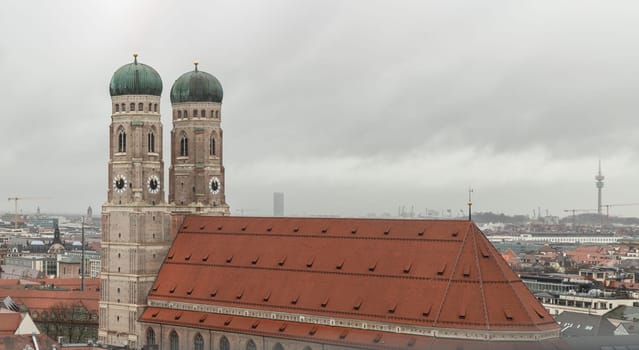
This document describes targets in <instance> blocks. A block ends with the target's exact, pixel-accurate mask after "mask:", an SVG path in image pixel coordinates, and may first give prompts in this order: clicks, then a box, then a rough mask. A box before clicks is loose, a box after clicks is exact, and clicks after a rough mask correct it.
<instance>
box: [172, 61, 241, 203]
mask: <svg viewBox="0 0 639 350" xmlns="http://www.w3.org/2000/svg"><path fill="white" fill-rule="evenodd" d="M222 97H223V90H222V85H221V84H220V82H219V81H218V80H217V78H215V77H214V76H213V75H211V74H209V73H206V72H203V71H201V70H199V69H198V62H197V61H196V62H195V67H194V70H193V71H191V72H187V73H184V74H183V75H182V76H180V77H179V78H178V79H177V80H176V81H175V83H174V84H173V87H172V88H171V105H172V108H173V111H172V112H173V114H172V119H173V130H172V131H171V166H170V168H169V181H170V184H169V203H170V204H172V205H173V206H174V210H175V212H177V213H199V214H203V215H229V206H228V204H226V196H225V193H224V192H225V181H224V165H223V162H222V159H223V157H222V145H223V143H222V137H223V134H222V128H221V126H220V124H221V119H222Z"/></svg>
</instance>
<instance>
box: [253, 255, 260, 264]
mask: <svg viewBox="0 0 639 350" xmlns="http://www.w3.org/2000/svg"><path fill="white" fill-rule="evenodd" d="M258 261H260V256H259V255H258V256H256V257H255V258H254V259H253V260H251V264H253V265H256V264H257V262H258Z"/></svg>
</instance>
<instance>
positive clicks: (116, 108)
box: [115, 103, 120, 112]
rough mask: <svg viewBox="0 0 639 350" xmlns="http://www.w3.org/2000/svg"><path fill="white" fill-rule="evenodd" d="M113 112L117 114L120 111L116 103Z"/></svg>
mask: <svg viewBox="0 0 639 350" xmlns="http://www.w3.org/2000/svg"><path fill="white" fill-rule="evenodd" d="M115 111H116V112H119V111H120V105H119V104H117V103H116V104H115Z"/></svg>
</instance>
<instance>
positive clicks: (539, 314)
mask: <svg viewBox="0 0 639 350" xmlns="http://www.w3.org/2000/svg"><path fill="white" fill-rule="evenodd" d="M534 309H535V313H536V314H537V316H539V318H545V317H546V315H545V314H544V312H543V311H541V310H539V307H535V308H534Z"/></svg>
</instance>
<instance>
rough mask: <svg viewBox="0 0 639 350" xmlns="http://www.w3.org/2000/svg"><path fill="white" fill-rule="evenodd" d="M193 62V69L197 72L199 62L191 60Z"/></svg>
mask: <svg viewBox="0 0 639 350" xmlns="http://www.w3.org/2000/svg"><path fill="white" fill-rule="evenodd" d="M193 64H194V65H195V71H196V72H197V65H198V64H200V62H199V61H198V60H195V61H193Z"/></svg>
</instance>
